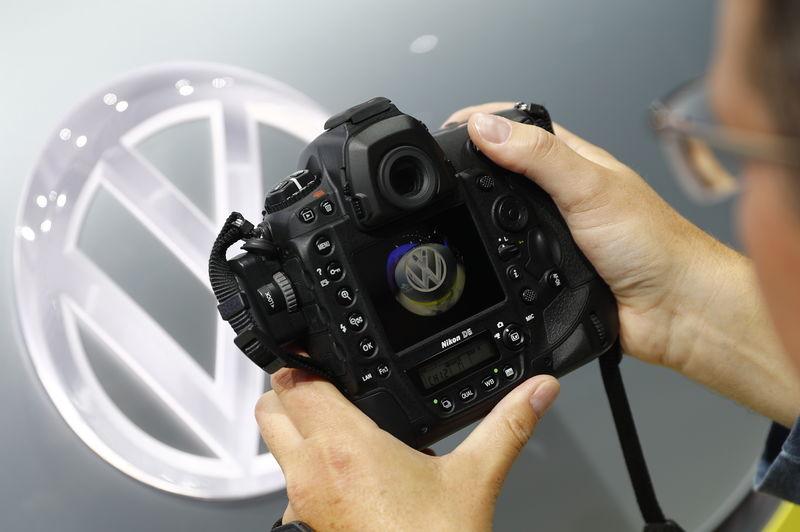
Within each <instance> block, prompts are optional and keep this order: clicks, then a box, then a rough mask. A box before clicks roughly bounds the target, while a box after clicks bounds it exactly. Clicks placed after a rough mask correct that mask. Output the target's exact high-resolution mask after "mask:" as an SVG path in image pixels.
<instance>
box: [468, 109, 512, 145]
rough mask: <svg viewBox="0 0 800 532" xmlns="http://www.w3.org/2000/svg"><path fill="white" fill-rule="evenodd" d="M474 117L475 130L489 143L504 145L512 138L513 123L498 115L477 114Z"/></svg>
mask: <svg viewBox="0 0 800 532" xmlns="http://www.w3.org/2000/svg"><path fill="white" fill-rule="evenodd" d="M473 116H474V119H473V120H474V123H475V129H476V130H477V131H478V134H479V135H480V136H481V138H483V140H485V141H487V142H491V143H492V144H503V143H504V142H505V141H507V140H508V138H509V137H510V136H511V123H510V122H509V121H508V120H506V119H505V118H503V117H501V116H497V115H487V114H484V113H476V114H474V115H473Z"/></svg>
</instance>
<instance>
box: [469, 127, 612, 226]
mask: <svg viewBox="0 0 800 532" xmlns="http://www.w3.org/2000/svg"><path fill="white" fill-rule="evenodd" d="M468 132H469V136H470V138H471V139H472V141H473V142H474V143H475V145H476V146H477V147H478V148H479V149H480V150H481V152H483V153H484V154H485V155H486V156H487V157H489V158H490V159H491V160H492V161H494V162H495V163H497V164H499V165H500V166H502V167H504V168H506V169H508V170H511V171H512V172H516V173H518V174H523V175H525V176H526V177H528V178H529V179H531V180H532V181H534V182H535V183H536V184H538V185H539V186H540V187H542V188H543V189H544V191H545V192H547V193H548V194H549V195H550V196H551V197H552V198H553V201H555V202H556V205H558V207H559V209H561V211H562V212H563V213H569V212H576V211H584V210H588V209H591V208H592V207H593V206H594V205H596V204H597V203H596V202H597V200H598V199H600V198H602V197H603V192H604V191H606V190H607V189H608V187H607V172H606V168H604V167H603V166H600V165H598V164H596V163H594V162H592V161H590V160H589V159H586V158H585V157H582V156H581V155H579V154H578V153H577V152H576V151H574V150H573V149H572V148H570V147H569V146H567V144H565V143H564V142H563V141H562V140H561V139H559V138H558V137H557V136H555V135H553V134H552V133H550V132H549V131H547V130H545V129H542V128H540V127H537V126H532V125H527V124H520V123H519V122H514V121H513V120H509V119H507V118H504V117H501V116H497V115H490V114H484V113H476V114H473V115H472V116H471V117H470V119H469V123H468Z"/></svg>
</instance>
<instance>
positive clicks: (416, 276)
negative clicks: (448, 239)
mask: <svg viewBox="0 0 800 532" xmlns="http://www.w3.org/2000/svg"><path fill="white" fill-rule="evenodd" d="M408 255H409V256H408V260H407V261H406V264H405V275H406V279H407V280H408V284H410V285H411V287H412V288H414V290H418V291H420V292H433V291H434V290H436V289H437V288H439V287H440V286H442V283H443V282H444V280H445V279H446V278H447V263H446V262H445V260H444V257H443V256H442V254H441V253H439V252H438V251H436V249H435V248H434V247H432V246H426V245H422V246H417V247H415V248H414V249H412V250H411V251H410V252H409V254H408Z"/></svg>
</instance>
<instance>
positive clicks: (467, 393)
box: [458, 386, 475, 403]
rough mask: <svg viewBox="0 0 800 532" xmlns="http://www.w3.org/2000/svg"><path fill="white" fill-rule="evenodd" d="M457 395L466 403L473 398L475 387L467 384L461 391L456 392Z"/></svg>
mask: <svg viewBox="0 0 800 532" xmlns="http://www.w3.org/2000/svg"><path fill="white" fill-rule="evenodd" d="M458 396H459V397H460V398H461V400H462V401H464V402H465V403H468V402H470V401H472V400H473V399H475V388H473V387H472V386H467V387H466V388H463V389H462V390H461V391H459V392H458Z"/></svg>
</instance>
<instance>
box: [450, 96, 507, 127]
mask: <svg viewBox="0 0 800 532" xmlns="http://www.w3.org/2000/svg"><path fill="white" fill-rule="evenodd" d="M512 107H514V102H490V103H484V104H481V105H473V106H471V107H464V108H463V109H459V110H458V111H456V112H455V113H453V114H451V115H450V116H449V117H448V119H447V120H445V121H444V123H443V124H442V126H441V127H445V126H446V125H447V124H451V123H458V122H466V121H467V120H469V117H470V116H472V115H474V114H475V113H496V112H498V111H504V110H506V109H511V108H512Z"/></svg>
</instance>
